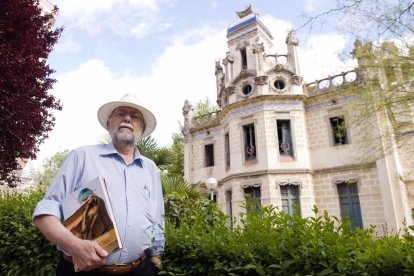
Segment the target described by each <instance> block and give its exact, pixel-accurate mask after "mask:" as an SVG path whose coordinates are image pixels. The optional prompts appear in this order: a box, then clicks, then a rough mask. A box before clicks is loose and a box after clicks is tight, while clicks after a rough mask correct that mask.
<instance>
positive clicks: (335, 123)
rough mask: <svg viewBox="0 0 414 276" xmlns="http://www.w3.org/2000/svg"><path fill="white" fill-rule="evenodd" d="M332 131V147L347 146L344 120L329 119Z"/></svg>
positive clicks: (341, 118) (340, 118)
mask: <svg viewBox="0 0 414 276" xmlns="http://www.w3.org/2000/svg"><path fill="white" fill-rule="evenodd" d="M329 121H330V123H331V129H332V139H333V140H332V141H333V145H334V146H338V145H344V144H348V135H347V133H346V125H345V119H344V117H343V116H337V117H332V118H329Z"/></svg>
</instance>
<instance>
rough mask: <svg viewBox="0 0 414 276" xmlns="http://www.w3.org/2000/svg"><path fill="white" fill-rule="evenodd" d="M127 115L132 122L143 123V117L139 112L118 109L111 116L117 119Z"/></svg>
mask: <svg viewBox="0 0 414 276" xmlns="http://www.w3.org/2000/svg"><path fill="white" fill-rule="evenodd" d="M127 115H129V117H130V118H131V120H133V121H144V117H143V116H142V114H141V112H139V111H127V110H125V109H118V110H115V111H114V112H112V115H111V117H112V116H115V117H118V118H124V117H126V116H127Z"/></svg>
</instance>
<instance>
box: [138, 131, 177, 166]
mask: <svg viewBox="0 0 414 276" xmlns="http://www.w3.org/2000/svg"><path fill="white" fill-rule="evenodd" d="M136 146H137V148H138V150H139V152H140V153H141V154H142V155H144V156H145V157H148V158H149V159H151V160H153V161H154V163H155V164H156V165H157V166H158V168H159V169H160V170H161V171H166V170H168V167H169V165H170V164H171V154H170V149H169V148H168V147H161V146H160V145H159V144H158V143H157V141H155V139H154V138H153V137H152V136H151V135H150V136H147V137H145V138H144V139H141V140H139V141H138V142H137V144H136Z"/></svg>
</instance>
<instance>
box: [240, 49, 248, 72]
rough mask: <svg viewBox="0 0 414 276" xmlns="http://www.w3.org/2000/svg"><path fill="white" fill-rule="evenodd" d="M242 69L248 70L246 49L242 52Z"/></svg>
mask: <svg viewBox="0 0 414 276" xmlns="http://www.w3.org/2000/svg"><path fill="white" fill-rule="evenodd" d="M240 54H241V62H242V69H247V53H246V48H243V49H241V50H240Z"/></svg>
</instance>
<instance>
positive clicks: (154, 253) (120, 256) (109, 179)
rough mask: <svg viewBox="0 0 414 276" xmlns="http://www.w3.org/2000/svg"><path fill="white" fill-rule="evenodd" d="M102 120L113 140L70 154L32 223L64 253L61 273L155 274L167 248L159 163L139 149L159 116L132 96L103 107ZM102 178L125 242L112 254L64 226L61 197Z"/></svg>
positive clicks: (85, 147)
mask: <svg viewBox="0 0 414 276" xmlns="http://www.w3.org/2000/svg"><path fill="white" fill-rule="evenodd" d="M98 119H99V122H100V123H101V125H102V126H103V127H104V128H105V129H107V130H108V132H109V134H110V136H111V138H112V142H111V143H109V144H107V145H95V146H84V147H80V148H77V149H75V150H73V151H72V152H70V153H69V154H68V156H67V157H66V159H65V161H64V162H63V164H62V167H61V168H60V170H59V172H58V174H57V175H56V177H55V179H54V180H53V182H52V184H51V186H50V188H49V190H48V191H47V193H46V194H45V197H44V198H43V199H42V200H41V201H40V202H39V203H38V204H37V206H36V209H35V211H34V213H33V222H34V224H35V225H36V227H38V228H39V230H40V232H42V233H43V235H44V236H45V237H46V238H47V239H48V240H49V241H50V242H52V243H53V244H55V245H56V246H57V247H58V248H59V249H60V250H61V251H62V252H63V253H62V258H61V259H60V260H59V263H58V265H57V271H56V272H57V275H78V273H77V272H81V273H79V275H110V274H124V275H156V274H157V269H156V267H159V266H160V264H161V263H160V259H159V255H160V254H161V253H162V252H163V250H164V230H163V229H164V220H163V214H164V203H163V195H162V188H161V181H160V176H159V170H158V168H157V167H156V165H155V164H154V162H153V161H152V160H150V159H148V158H146V157H144V156H142V155H140V153H139V151H138V149H137V148H136V147H135V144H136V143H137V141H138V140H139V139H142V138H143V137H146V136H148V135H150V134H151V133H152V132H153V130H154V129H155V126H156V119H155V116H154V115H153V114H152V113H151V112H150V111H149V110H148V109H146V108H144V107H143V106H141V105H140V104H139V102H138V99H137V98H136V97H135V96H133V95H131V94H127V95H125V96H124V97H123V98H122V99H121V100H120V101H114V102H109V103H106V104H104V105H103V106H101V107H100V108H99V110H98ZM97 176H101V177H103V178H105V181H106V184H107V190H108V194H109V198H110V201H111V204H112V208H113V212H114V218H115V222H116V224H117V227H118V230H119V234H120V238H121V240H122V244H123V248H122V249H120V250H118V251H115V252H114V253H112V254H109V255H108V254H107V253H106V251H105V250H103V249H102V248H101V247H100V246H99V245H98V244H97V243H95V242H93V241H90V240H83V239H80V238H78V237H76V236H75V235H73V234H72V233H71V232H70V231H69V230H68V229H67V228H66V227H65V226H64V225H63V224H62V223H61V220H62V218H63V215H62V208H61V202H62V199H63V198H65V197H66V196H67V195H69V194H70V193H72V192H73V191H75V190H77V189H78V188H80V187H81V186H82V184H85V183H87V182H89V181H91V180H92V179H94V178H96V177H97ZM74 263H75V264H76V266H75V267H76V271H75V269H74V265H73V264H74ZM75 273H76V274H75Z"/></svg>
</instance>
